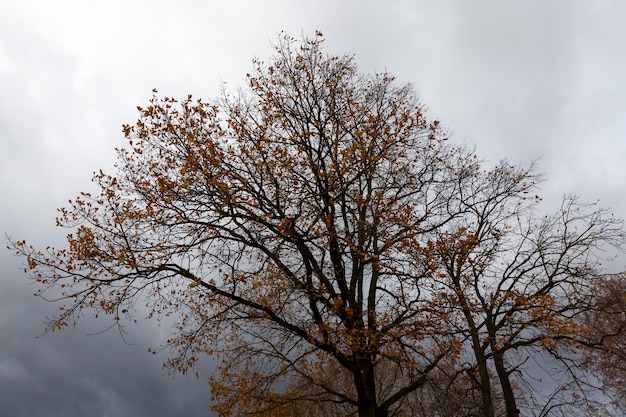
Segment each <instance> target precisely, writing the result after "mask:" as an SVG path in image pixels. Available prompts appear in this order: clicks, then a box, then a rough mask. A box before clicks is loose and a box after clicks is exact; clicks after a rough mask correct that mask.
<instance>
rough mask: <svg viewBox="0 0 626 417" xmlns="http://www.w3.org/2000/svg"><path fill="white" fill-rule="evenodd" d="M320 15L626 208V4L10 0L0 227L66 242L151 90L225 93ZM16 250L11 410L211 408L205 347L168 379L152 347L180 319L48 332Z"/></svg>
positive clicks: (330, 38) (436, 96)
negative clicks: (75, 201)
mask: <svg viewBox="0 0 626 417" xmlns="http://www.w3.org/2000/svg"><path fill="white" fill-rule="evenodd" d="M316 29H318V30H320V31H322V32H323V33H324V35H325V36H326V39H327V40H326V43H325V46H326V49H327V51H329V52H331V53H342V54H343V53H354V54H355V55H356V61H357V63H358V65H359V68H360V70H361V71H362V72H375V71H384V70H387V71H389V72H391V73H394V74H395V75H396V76H397V77H398V79H399V80H400V81H401V82H411V83H413V84H414V85H415V87H416V89H417V91H418V92H419V93H420V97H421V99H422V101H423V103H424V104H426V105H427V107H428V108H429V115H430V116H431V117H433V118H439V119H440V120H441V121H442V123H443V124H444V125H445V126H447V127H448V128H449V129H450V130H451V131H453V132H454V136H453V140H454V141H456V142H457V143H465V144H467V145H470V146H476V150H477V153H478V154H479V155H480V156H482V157H484V158H485V159H486V160H488V161H491V162H496V161H498V160H500V159H503V158H508V159H510V160H511V161H512V162H519V163H523V164H527V163H529V162H530V161H532V160H535V159H538V160H539V162H538V171H539V172H541V173H543V174H545V176H546V179H547V180H546V182H545V183H544V184H543V185H542V189H543V196H544V198H545V201H546V203H545V205H544V206H545V209H546V210H548V209H553V208H554V205H556V204H557V203H558V201H559V199H560V198H561V197H562V195H563V194H567V193H577V194H580V195H581V197H582V198H583V199H584V200H588V201H595V200H596V199H600V201H601V203H602V204H603V205H605V206H610V207H612V208H613V209H614V211H615V213H616V214H617V215H618V216H620V217H626V195H625V193H624V191H625V190H626V168H625V166H624V161H626V46H625V45H626V2H624V1H622V0H580V1H576V0H563V1H557V0H550V1H546V0H536V1H533V0H525V1H501V0H493V1H469V0H467V1H466V0H456V1H445V0H432V1H425V0H411V1H393V0H385V1H383V0H381V1H374V0H318V1H295V0H293V1H286V0H285V1H269V0H265V1H263V0H248V1H237V0H230V1H226V0H221V1H210V0H206V1H192V0H179V1H155V0H150V1H139V0H124V1H121V0H119V1H118V0H101V1H97V0H94V1H87V0H83V1H78V0H76V1H69V0H55V1H49V0H42V1H32V0H19V1H18V0H14V1H11V0H0V146H1V147H0V232H3V233H6V234H8V235H10V236H11V237H13V238H16V239H27V240H29V241H30V242H31V243H33V244H35V245H37V246H46V245H48V244H56V245H62V244H63V236H64V233H66V232H67V231H66V230H56V229H55V226H54V224H55V223H54V218H55V216H56V210H55V209H56V208H57V207H60V206H63V205H64V204H65V203H66V202H67V200H68V199H70V198H73V197H74V196H76V195H77V194H78V192H80V191H83V190H89V189H91V187H92V185H91V183H90V179H91V173H92V172H93V171H95V170H98V169H100V168H104V169H105V170H107V169H109V168H110V167H111V165H112V163H113V161H114V151H113V148H114V147H116V146H122V145H123V144H124V142H123V137H122V134H121V129H120V127H121V125H122V123H127V122H131V123H132V122H134V121H135V120H136V118H137V112H136V109H135V108H136V106H137V105H144V104H146V103H147V101H148V99H149V97H150V95H151V90H152V88H157V89H159V91H160V92H161V94H162V95H168V96H175V97H184V96H186V95H187V94H188V93H192V94H193V95H194V96H195V97H202V98H212V97H215V96H216V95H217V94H218V91H219V88H220V85H221V83H223V82H226V83H228V85H230V86H231V87H233V88H235V87H236V86H237V85H240V84H241V83H242V82H243V81H244V79H245V77H244V76H245V73H246V72H248V71H250V69H251V68H252V66H251V60H252V58H253V57H255V56H256V57H259V58H261V59H266V60H267V59H268V58H270V57H271V55H272V54H273V51H272V49H271V46H270V43H271V42H273V41H275V40H276V35H277V33H279V32H280V31H283V30H284V31H286V32H287V33H289V34H292V35H294V36H300V34H301V33H304V34H307V35H311V34H313V33H314V31H315V30H316ZM109 170H110V169H109ZM619 262H620V264H619V265H618V268H619V267H622V266H623V265H624V264H626V262H624V261H619ZM20 265H21V260H20V259H17V258H15V257H13V256H12V255H11V253H10V252H9V251H7V250H2V251H0V274H1V276H0V407H1V408H0V417H4V416H7V417H22V416H24V417H26V416H28V417H32V416H40V415H46V416H50V417H54V416H59V417H61V416H62V417H84V416H91V417H100V416H102V417H105V416H106V417H124V416H131V415H132V416H134V417H162V416H174V415H185V416H206V415H210V414H209V412H208V406H209V403H210V393H209V390H208V386H207V384H206V374H207V372H209V370H210V366H209V362H208V361H207V362H206V363H204V364H203V374H202V377H201V378H200V380H199V381H196V380H195V378H186V377H181V376H178V377H176V378H174V379H172V378H170V377H169V376H167V375H164V371H162V370H161V368H160V364H161V363H162V362H163V361H164V360H165V356H164V355H157V356H152V355H150V354H148V353H147V348H148V347H149V346H155V345H158V343H159V342H162V341H164V339H165V337H166V336H167V334H168V330H169V328H168V327H167V326H162V327H156V326H155V325H152V324H147V325H146V324H142V325H140V326H133V327H131V328H129V331H130V335H129V336H128V337H127V342H128V343H129V344H127V343H125V342H124V341H123V340H122V339H121V337H120V335H119V334H118V333H116V332H114V331H113V332H108V333H104V334H98V335H92V336H89V335H88V334H93V333H97V332H98V331H100V330H102V329H103V328H104V327H105V326H106V323H105V322H100V321H95V320H85V321H83V322H81V323H80V324H79V326H78V327H77V328H76V329H75V330H68V331H64V332H61V333H54V334H47V335H44V336H43V337H40V338H36V336H38V335H40V334H41V333H42V331H43V323H42V322H43V320H44V318H45V316H46V315H50V314H53V313H54V311H55V309H56V308H57V307H58V306H55V305H53V304H47V303H44V302H42V301H41V300H39V299H35V297H33V296H32V293H33V292H34V290H35V289H34V288H33V287H32V286H30V284H29V282H28V280H27V279H26V278H25V276H24V275H23V274H22V273H21V272H20Z"/></svg>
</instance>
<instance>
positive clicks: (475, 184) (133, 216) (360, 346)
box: [11, 33, 624, 417]
mask: <svg viewBox="0 0 626 417" xmlns="http://www.w3.org/2000/svg"><path fill="white" fill-rule="evenodd" d="M322 43H323V37H322V35H321V34H320V33H317V34H316V36H314V37H312V38H305V39H303V40H296V39H293V38H291V37H289V36H283V37H281V38H280V39H279V42H278V43H277V45H276V47H275V49H276V55H275V56H274V58H273V59H272V60H271V61H270V63H265V62H262V61H260V60H255V61H254V71H253V72H251V73H250V74H248V77H247V79H248V85H247V87H246V88H245V89H241V90H239V91H237V92H235V93H224V95H223V96H222V97H221V98H220V99H218V100H214V101H211V102H206V101H202V100H193V99H192V97H191V96H188V97H187V98H186V99H183V100H180V101H179V100H176V99H174V98H168V97H165V98H160V97H159V95H158V93H157V92H156V91H155V92H154V96H153V98H152V100H151V101H150V103H149V105H148V106H146V107H139V108H138V110H139V119H138V120H137V122H136V123H135V124H133V125H125V126H124V128H123V131H124V135H125V137H126V138H127V140H128V146H126V147H123V148H120V149H118V163H117V172H115V173H114V174H107V173H104V172H102V171H100V172H97V173H96V174H95V176H94V181H95V183H96V184H97V186H98V188H99V190H100V192H99V193H97V194H94V195H92V194H89V193H83V194H81V195H80V196H79V197H78V198H76V199H74V200H72V201H70V205H69V207H67V208H63V209H60V215H59V218H58V220H57V222H58V225H59V226H62V227H69V228H71V229H72V230H71V233H69V234H68V235H67V241H68V247H67V248H64V249H53V248H49V249H47V250H44V251H40V250H38V249H36V248H33V247H32V246H29V245H27V244H26V243H25V242H24V241H16V242H13V243H12V244H11V246H12V247H13V248H14V249H16V250H17V252H18V253H19V254H21V255H23V256H25V257H26V259H27V269H28V270H29V271H30V273H31V275H32V276H33V277H34V279H35V280H36V281H37V282H38V283H39V294H40V295H42V296H44V297H52V298H55V299H56V300H57V301H58V300H63V301H64V304H63V306H62V307H61V310H60V313H59V315H58V316H57V317H55V318H54V319H52V320H51V321H50V322H49V328H50V329H61V328H64V327H65V326H67V325H71V324H74V322H75V319H76V318H79V317H81V316H83V315H84V314H86V312H87V311H89V312H95V313H96V314H99V313H105V314H106V315H110V316H111V317H112V319H113V321H114V322H115V323H119V325H122V324H123V322H124V320H125V319H128V318H132V317H133V316H134V315H136V314H142V312H143V311H145V308H147V309H148V313H147V314H148V315H149V316H154V317H156V318H160V317H163V316H170V315H171V316H174V317H176V318H177V319H178V320H179V321H178V325H177V331H176V333H175V334H173V335H172V337H171V339H169V340H168V341H167V342H166V344H167V345H168V346H171V347H173V348H174V350H175V352H176V353H175V354H173V355H172V357H171V359H169V360H168V363H167V366H169V367H171V368H172V369H175V370H178V371H181V372H187V371H188V370H189V369H192V368H193V366H194V364H195V362H196V361H197V359H198V358H199V357H200V355H210V356H212V357H214V358H215V360H216V361H217V363H218V370H217V371H216V372H215V374H214V375H213V376H212V377H211V380H210V385H211V390H212V395H213V397H214V399H215V405H214V410H215V411H217V412H218V413H219V414H220V415H224V416H228V415H265V416H280V415H285V416H287V415H329V416H330V415H355V416H356V415H358V416H360V417H374V416H376V417H382V416H392V415H393V416H409V415H431V416H442V417H443V416H484V417H489V416H496V415H498V416H500V415H506V416H508V417H512V416H518V415H520V410H522V409H524V408H526V409H528V410H535V411H533V413H535V415H557V414H555V413H557V410H561V411H560V412H564V413H567V411H563V410H572V409H583V408H581V407H587V408H585V409H587V410H590V409H591V407H595V406H598V407H599V406H600V405H601V403H602V401H599V400H597V399H598V397H597V396H595V394H590V393H591V392H592V391H591V388H592V387H596V388H598V389H600V390H603V392H604V393H605V394H607V393H608V394H610V389H609V388H608V385H609V384H603V382H602V381H597V380H594V379H593V378H591V379H586V378H585V372H584V369H583V368H584V367H583V366H582V363H583V362H582V361H581V360H580V358H582V357H583V356H584V354H583V352H584V351H585V349H591V348H595V347H600V346H606V344H605V338H603V337H602V331H601V329H598V326H595V327H594V326H593V325H592V323H598V320H600V319H597V318H596V319H592V318H591V315H589V314H590V312H592V311H600V310H602V309H601V308H598V306H599V305H600V304H599V301H598V300H599V299H600V298H599V297H598V294H600V292H601V291H600V290H599V288H603V287H602V285H606V283H607V282H609V281H610V280H609V277H612V279H613V280H617V281H620V282H621V280H623V276H620V275H614V274H613V275H611V274H609V273H608V272H607V271H606V270H605V269H604V268H605V267H604V266H603V265H602V260H603V258H604V257H605V256H604V252H603V251H605V250H607V249H608V248H611V247H616V248H621V246H622V244H623V243H624V231H623V228H622V222H621V220H619V219H617V218H615V217H614V216H613V215H612V214H611V213H610V212H609V211H607V210H605V209H602V208H599V207H597V206H596V205H594V204H584V203H582V202H580V201H579V200H578V198H576V197H566V198H564V200H563V204H562V206H561V208H560V210H558V211H557V212H556V213H555V214H553V215H544V214H543V213H541V212H540V211H539V209H538V204H539V202H540V200H541V198H540V197H539V196H538V194H539V190H538V187H537V183H538V181H539V180H540V178H539V177H538V176H537V175H536V174H535V173H534V170H533V167H532V166H531V167H528V168H524V167H520V166H517V165H515V164H511V163H509V162H507V161H503V162H501V163H499V164H497V165H496V166H495V167H493V168H485V167H484V166H483V164H482V163H481V160H480V158H478V156H477V155H476V154H475V153H474V151H472V150H470V149H467V148H465V147H463V146H458V145H454V144H452V143H451V141H449V140H448V136H447V134H446V131H445V130H444V129H443V128H442V127H441V124H440V123H439V121H437V120H432V121H430V120H428V119H427V118H426V116H425V112H424V107H423V105H421V104H420V103H419V101H418V98H417V95H416V93H415V91H414V89H413V87H412V86H411V85H409V84H399V83H398V82H397V81H396V80H395V79H394V77H393V76H391V75H390V74H387V73H383V74H375V75H363V74H360V73H359V72H358V71H357V67H356V64H355V61H354V58H353V57H352V56H329V55H326V54H325V53H324V52H323V51H322ZM611 282H612V281H611ZM603 283H604V284H603ZM144 304H145V307H144ZM611 305H614V304H611ZM584 314H587V316H584ZM583 316H584V317H586V318H583ZM611 317H617V318H619V317H620V316H619V315H613V316H611ZM622 320H623V319H622ZM618 321H619V320H618ZM618 321H612V322H611V323H612V327H611V329H612V331H613V333H615V334H619V333H620V332H622V330H623V325H622V324H620V323H621V322H620V323H618ZM616 340H618V339H615V338H612V339H611V341H612V342H615V341H616ZM619 340H622V339H619ZM615 343H617V342H615ZM608 351H609V349H604V352H608ZM537 355H539V356H541V357H542V358H544V360H545V361H547V360H556V361H557V362H558V363H559V364H560V365H559V366H560V368H559V369H561V371H562V372H563V373H564V375H565V376H564V378H565V379H566V380H567V381H568V382H567V383H563V384H562V385H561V386H558V387H557V388H556V389H555V391H554V393H553V394H551V395H550V396H549V398H540V397H538V396H537V395H536V392H534V391H533V389H532V386H531V383H530V381H531V378H532V373H531V371H530V370H529V367H528V364H527V362H528V361H529V358H531V357H533V356H537ZM607 358H608V357H607ZM604 360H605V361H608V360H609V359H604ZM600 365H601V364H600V363H599V362H598V363H596V364H595V365H589V366H600ZM587 369H590V368H587ZM593 392H596V391H593ZM537 410H539V411H537ZM542 410H543V411H542Z"/></svg>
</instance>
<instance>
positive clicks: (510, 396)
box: [493, 350, 520, 417]
mask: <svg viewBox="0 0 626 417" xmlns="http://www.w3.org/2000/svg"><path fill="white" fill-rule="evenodd" d="M493 362H494V364H495V365H496V372H497V373H498V378H499V379H500V385H501V386H502V395H503V396H504V403H505V406H506V416H507V417H519V414H520V413H519V409H518V408H517V402H516V401H515V392H514V391H513V386H512V385H511V380H510V379H509V373H508V372H507V371H506V367H505V366H504V354H503V352H502V351H500V350H494V352H493Z"/></svg>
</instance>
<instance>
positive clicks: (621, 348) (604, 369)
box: [580, 274, 626, 413]
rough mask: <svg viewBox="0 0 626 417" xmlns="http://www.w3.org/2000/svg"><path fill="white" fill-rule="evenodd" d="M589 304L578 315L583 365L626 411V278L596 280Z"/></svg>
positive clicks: (622, 409)
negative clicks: (583, 346)
mask: <svg viewBox="0 0 626 417" xmlns="http://www.w3.org/2000/svg"><path fill="white" fill-rule="evenodd" d="M591 307H592V308H590V309H589V310H587V311H585V313H584V314H583V315H582V316H581V319H580V321H581V325H582V326H583V327H584V328H585V329H586V331H587V333H586V344H587V347H588V349H587V351H586V352H585V361H584V364H585V367H586V369H588V370H589V371H590V372H592V373H593V375H595V376H597V377H598V378H599V379H600V380H601V382H602V383H603V386H605V387H607V394H609V397H610V398H612V399H613V405H614V406H615V407H616V408H617V409H619V410H621V411H622V412H623V413H626V389H625V388H624V387H626V277H625V275H624V274H619V275H613V276H610V277H608V278H606V279H603V280H600V281H598V282H597V285H596V287H595V292H594V296H593V297H592V298H591Z"/></svg>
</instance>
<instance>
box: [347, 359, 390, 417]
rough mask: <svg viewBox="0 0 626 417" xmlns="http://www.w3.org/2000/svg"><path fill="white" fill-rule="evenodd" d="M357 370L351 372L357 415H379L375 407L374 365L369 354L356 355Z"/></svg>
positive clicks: (375, 416)
mask: <svg viewBox="0 0 626 417" xmlns="http://www.w3.org/2000/svg"><path fill="white" fill-rule="evenodd" d="M356 361H357V368H358V369H357V370H356V371H354V372H353V376H354V384H355V387H356V392H357V396H358V400H359V404H358V407H357V409H358V413H359V417H384V416H379V415H378V413H377V407H376V382H375V379H374V365H373V364H372V361H371V359H370V358H369V355H367V354H365V355H362V356H361V357H360V358H359V357H358V356H357V360H356Z"/></svg>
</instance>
